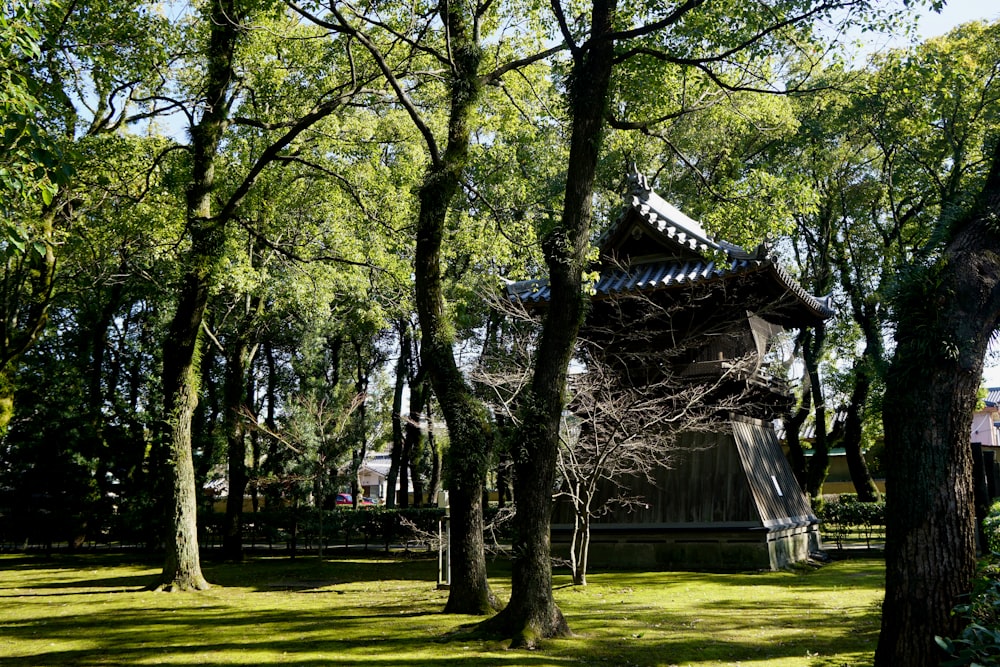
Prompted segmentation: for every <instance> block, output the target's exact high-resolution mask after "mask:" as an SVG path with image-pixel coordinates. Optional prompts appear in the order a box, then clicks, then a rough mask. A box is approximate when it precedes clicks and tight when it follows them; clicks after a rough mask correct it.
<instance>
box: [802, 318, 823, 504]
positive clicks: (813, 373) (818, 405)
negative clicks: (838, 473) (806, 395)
mask: <svg viewBox="0 0 1000 667" xmlns="http://www.w3.org/2000/svg"><path fill="white" fill-rule="evenodd" d="M825 341H826V327H825V326H824V325H822V324H820V325H819V326H817V327H816V328H815V329H811V330H809V331H807V333H806V337H805V341H804V342H803V345H802V356H803V361H804V362H805V366H806V372H807V373H808V374H809V388H810V390H811V393H812V401H813V418H814V419H815V422H816V432H815V433H816V435H815V436H814V437H813V455H812V456H811V457H809V462H808V465H807V466H806V488H805V491H806V493H808V494H809V495H810V496H812V497H813V498H818V497H819V496H820V495H822V493H823V482H825V481H826V476H827V474H829V472H830V450H829V446H828V445H827V437H826V436H827V434H826V400H825V398H824V397H823V385H822V384H821V383H820V377H819V358H820V355H821V354H822V353H823V345H824V343H825Z"/></svg>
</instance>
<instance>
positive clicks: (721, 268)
mask: <svg viewBox="0 0 1000 667" xmlns="http://www.w3.org/2000/svg"><path fill="white" fill-rule="evenodd" d="M630 182H631V184H632V190H631V192H630V194H629V196H628V198H627V202H628V206H627V207H626V209H625V211H626V213H627V212H628V211H630V210H631V211H634V212H636V213H638V215H639V216H640V217H641V219H642V220H643V221H644V222H645V223H646V224H648V225H649V226H650V227H651V228H652V229H654V230H656V232H658V233H660V234H662V235H663V236H664V237H665V238H667V239H669V240H671V241H673V242H674V243H676V244H678V245H680V246H681V247H685V248H688V249H690V250H692V251H694V252H696V253H697V254H698V255H701V257H700V258H699V259H690V260H680V261H678V260H676V259H655V260H652V261H641V260H640V261H638V262H636V263H634V264H632V265H631V266H628V267H611V268H607V269H605V270H604V271H602V273H601V277H600V278H599V279H598V281H597V282H596V283H595V284H594V286H593V289H594V298H597V299H600V298H605V297H613V296H616V295H619V294H627V293H637V292H647V291H655V290H658V289H667V288H670V287H673V286H679V285H683V284H688V285H694V284H698V283H703V282H708V281H712V280H718V279H721V278H726V277H730V276H740V275H749V274H752V273H755V272H758V271H767V272H769V273H770V274H771V275H772V276H773V278H774V279H775V280H776V281H777V282H778V284H779V285H780V286H781V287H782V288H783V289H784V290H785V291H787V292H790V293H792V294H794V295H795V296H796V297H797V298H798V299H799V300H800V301H802V303H803V304H804V305H805V306H806V307H807V308H808V309H810V310H812V311H813V312H814V313H815V314H816V315H818V316H819V317H822V318H827V317H830V316H831V315H833V312H834V311H833V309H832V308H831V307H830V298H829V297H826V298H817V297H815V296H813V295H811V294H809V293H808V292H806V291H805V290H804V289H803V288H802V286H800V285H799V284H798V282H796V281H795V279H794V278H792V276H791V275H790V274H789V273H788V272H787V271H786V270H785V269H784V268H783V267H782V266H781V265H780V264H779V263H778V261H777V260H776V258H775V257H774V256H772V255H770V254H769V253H768V252H767V248H766V247H765V246H761V247H760V248H758V249H757V251H756V252H754V253H749V252H747V251H746V250H744V249H743V248H741V247H740V246H738V245H736V244H733V243H728V242H726V241H721V240H716V239H713V238H712V237H711V236H710V235H709V234H707V233H706V232H705V230H704V229H703V228H702V226H701V224H699V223H698V222H697V221H696V220H693V219H692V218H690V217H688V216H687V215H685V214H684V213H682V212H681V211H680V210H678V209H677V208H676V207H674V206H672V205H670V204H669V203H667V202H666V201H664V200H663V199H662V198H660V196H659V195H657V194H656V193H655V192H653V191H652V190H651V189H650V187H649V184H648V183H647V181H646V179H645V177H644V176H643V175H642V174H638V173H635V174H632V175H631V176H630ZM629 220H630V216H628V215H626V214H625V213H623V214H622V215H621V216H620V217H619V219H618V220H617V221H616V222H615V224H613V225H612V226H611V227H610V228H609V229H608V230H607V231H605V232H604V234H602V235H601V237H600V239H598V245H600V246H601V247H602V249H604V248H605V247H606V246H607V244H608V243H610V241H611V240H612V239H613V238H614V237H615V235H616V234H618V233H619V232H622V231H624V230H623V229H622V226H623V225H626V224H628V222H629ZM710 255H715V256H716V259H712V258H711V257H710ZM507 294H508V296H509V297H510V298H511V299H516V300H518V301H521V302H522V303H525V304H527V305H532V304H540V303H545V302H547V301H548V300H549V298H550V296H551V294H550V290H549V285H548V281H546V280H526V281H521V282H516V283H511V284H509V285H508V286H507Z"/></svg>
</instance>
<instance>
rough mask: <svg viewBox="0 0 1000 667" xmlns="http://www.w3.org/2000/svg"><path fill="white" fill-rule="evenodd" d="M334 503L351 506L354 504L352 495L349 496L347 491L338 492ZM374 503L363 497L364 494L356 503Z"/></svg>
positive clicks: (363, 504) (362, 504)
mask: <svg viewBox="0 0 1000 667" xmlns="http://www.w3.org/2000/svg"><path fill="white" fill-rule="evenodd" d="M336 503H337V505H351V506H353V505H354V497H353V496H351V494H349V493H338V494H337V500H336ZM374 504H375V503H373V502H372V499H371V498H365V497H364V496H361V500H359V501H358V505H361V506H365V505H374Z"/></svg>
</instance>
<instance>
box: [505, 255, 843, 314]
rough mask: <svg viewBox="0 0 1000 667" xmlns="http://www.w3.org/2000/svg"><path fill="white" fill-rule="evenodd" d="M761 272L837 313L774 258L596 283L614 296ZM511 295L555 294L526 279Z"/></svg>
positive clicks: (624, 275)
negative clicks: (810, 292) (765, 272)
mask: <svg viewBox="0 0 1000 667" xmlns="http://www.w3.org/2000/svg"><path fill="white" fill-rule="evenodd" d="M757 271H770V272H771V273H772V274H773V276H774V277H775V278H776V279H777V280H778V281H779V283H780V284H782V286H784V287H785V289H787V290H788V291H789V292H792V293H793V294H795V296H797V297H798V298H799V299H800V300H801V301H802V302H803V303H804V304H805V305H806V306H807V307H808V308H809V309H810V310H812V311H814V312H815V313H816V314H817V315H819V316H821V317H824V318H826V317H830V316H831V315H833V312H834V311H833V309H832V308H831V307H830V299H829V297H827V298H822V299H819V298H816V297H814V296H812V295H811V294H809V293H808V292H806V291H805V290H804V289H802V287H801V286H800V285H799V284H798V283H797V282H795V280H794V279H793V278H792V277H791V276H790V275H789V274H788V272H787V271H785V270H784V269H783V268H781V267H780V266H779V265H778V264H777V263H776V262H774V261H773V259H771V258H767V259H734V260H732V261H731V262H730V263H729V264H728V265H726V266H720V265H718V264H716V263H715V262H712V261H703V262H684V263H679V262H674V261H670V260H663V261H654V262H647V263H643V264H636V265H635V266H632V267H628V268H615V269H613V270H611V271H606V272H604V273H602V274H601V277H600V278H599V279H598V281H597V282H596V283H595V284H594V286H593V290H594V293H593V294H594V298H598V299H599V298H602V297H613V296H617V295H620V294H635V293H640V292H650V291H655V290H658V289H667V288H670V287H673V286H679V285H685V284H687V285H696V284H699V283H706V282H709V281H712V280H718V279H720V278H725V277H730V276H740V275H750V274H752V273H754V272H757ZM507 294H508V295H509V296H510V298H512V299H516V300H518V301H521V302H522V303H526V304H539V303H545V302H547V301H548V300H549V298H550V297H551V294H550V290H549V285H548V281H545V280H525V281H521V282H517V283H511V284H510V285H508V286H507Z"/></svg>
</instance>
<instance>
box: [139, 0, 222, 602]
mask: <svg viewBox="0 0 1000 667" xmlns="http://www.w3.org/2000/svg"><path fill="white" fill-rule="evenodd" d="M239 15H240V13H239V12H238V11H237V9H236V6H235V2H234V0H216V1H214V2H212V3H211V5H210V8H209V10H208V15H207V16H206V17H205V20H206V22H207V25H208V27H209V30H210V37H209V46H208V49H209V50H208V53H207V60H208V62H207V70H206V81H205V94H206V98H205V102H206V105H205V111H204V114H203V116H202V118H201V120H200V121H199V122H198V123H197V124H196V125H195V126H193V127H192V128H191V156H192V157H191V160H192V161H191V182H190V186H189V188H188V192H187V217H188V228H189V230H190V233H191V249H190V251H189V253H188V256H187V258H186V262H187V264H186V269H185V270H186V273H185V276H184V278H183V280H182V282H181V286H180V296H179V299H178V303H177V310H176V312H175V313H174V316H173V319H172V321H171V323H170V327H169V332H168V334H167V339H166V341H165V342H164V345H163V392H164V413H165V417H166V420H167V430H168V436H167V456H168V459H167V460H168V461H169V462H170V463H169V465H167V469H168V474H169V481H170V495H171V498H170V509H169V517H168V520H169V534H168V535H167V538H166V550H167V553H166V560H165V562H164V566H163V572H162V573H161V576H160V583H159V585H160V588H163V589H166V590H201V589H205V588H208V582H207V581H205V578H204V576H202V573H201V563H200V558H199V555H198V531H197V489H196V485H195V475H194V464H193V461H192V455H191V419H192V416H193V413H194V409H195V406H196V405H197V402H198V381H197V364H196V357H197V348H198V338H199V332H200V330H201V325H202V321H203V319H204V316H205V308H206V306H207V304H208V295H209V289H210V287H211V284H212V271H213V270H214V268H215V264H216V262H217V260H218V257H219V256H220V254H221V253H222V251H223V245H224V240H225V228H224V226H223V224H222V223H221V222H219V221H217V220H214V219H213V218H212V192H213V190H214V189H215V158H216V152H217V151H218V147H219V144H220V143H221V140H222V135H223V132H224V131H225V125H226V121H227V117H228V114H229V100H228V91H229V87H230V86H231V85H232V84H233V83H234V81H235V73H234V70H233V54H234V52H235V47H236V41H237V37H238V34H239V28H238V25H237V21H238V17H239Z"/></svg>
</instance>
